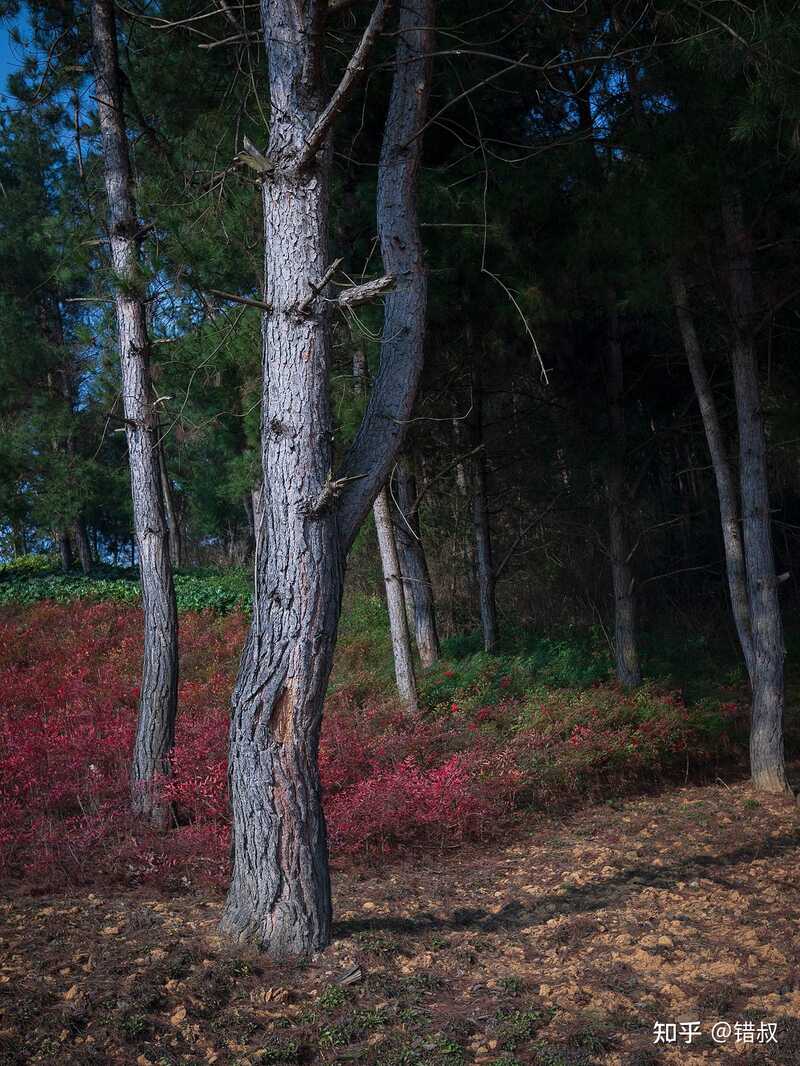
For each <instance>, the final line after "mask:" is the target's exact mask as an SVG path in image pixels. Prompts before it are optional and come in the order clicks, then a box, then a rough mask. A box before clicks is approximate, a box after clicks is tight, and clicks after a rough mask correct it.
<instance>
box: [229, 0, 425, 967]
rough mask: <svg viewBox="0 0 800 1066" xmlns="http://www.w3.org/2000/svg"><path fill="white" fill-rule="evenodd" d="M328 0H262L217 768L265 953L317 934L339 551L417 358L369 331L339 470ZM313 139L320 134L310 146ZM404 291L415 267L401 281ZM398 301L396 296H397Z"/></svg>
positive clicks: (376, 24) (237, 878)
mask: <svg viewBox="0 0 800 1066" xmlns="http://www.w3.org/2000/svg"><path fill="white" fill-rule="evenodd" d="M325 8H326V5H324V4H320V3H318V2H317V0H264V5H263V11H262V15H263V22H264V27H265V39H266V47H267V56H268V64H269V81H270V103H271V107H270V139H269V147H268V149H267V155H268V159H269V161H270V167H271V173H270V175H269V177H268V178H266V180H265V181H264V186H263V204H264V226H265V246H266V261H265V266H266V270H265V276H266V278H267V291H266V301H265V302H266V303H268V304H269V306H270V308H271V310H270V311H268V312H266V313H265V315H264V320H263V337H264V382H263V397H262V427H261V429H262V432H261V441H262V460H263V469H264V489H263V497H264V504H263V508H264V522H263V527H264V528H263V533H259V535H258V536H257V548H256V568H255V569H256V587H255V600H254V610H253V622H252V625H251V629H250V633H249V636H248V639H247V645H246V647H245V651H244V655H243V657H242V662H241V666H240V670H239V677H238V679H237V683H236V690H235V692H234V697H233V714H232V717H231V730H230V761H229V775H228V781H229V788H230V795H231V806H232V816H233V875H232V880H231V886H230V889H229V892H228V897H227V900H226V903H225V909H224V912H223V918H222V929H223V931H224V932H225V933H227V934H228V935H229V936H231V937H232V938H233V939H235V940H237V941H248V942H253V943H256V944H258V945H261V946H262V947H265V948H266V949H268V950H269V952H270V953H271V954H272V955H273V956H276V957H281V956H308V955H310V954H311V953H313V952H315V951H319V950H321V949H322V948H324V947H325V946H326V945H327V943H328V941H329V939H330V928H331V894H330V874H329V867H328V847H327V837H326V829H325V818H324V815H323V811H322V805H321V796H320V782H319V770H318V765H317V751H318V746H319V734H320V727H321V723H322V710H323V700H324V696H325V688H326V685H327V681H328V676H329V673H330V669H331V665H332V660H333V650H334V645H335V640H336V630H337V625H338V618H339V610H340V605H341V594H342V585H343V573H344V569H343V568H344V559H345V556H346V552H347V550H348V549H349V547H350V545H351V544H352V542H353V539H354V537H355V535H356V532H357V530H358V527H359V525H360V523H361V522H362V521H363V519H364V517H365V516H366V514H367V513H368V511H369V508H370V507H371V505H372V503H373V500H374V497H375V495H376V494H377V492H378V490H379V488H380V486H381V485H382V484H383V483H384V482H385V480H386V478H387V477H388V473H389V470H390V469H391V466H392V463H393V461H394V457H395V455H396V454H397V451H398V450H399V447H400V445H401V444H402V434H403V428H402V427H403V420H404V419H407V418H408V415H409V413H410V409H411V406H412V405H413V400H414V393H415V390H416V384H417V381H418V378H419V372H420V370H421V365H417V364H416V363H414V362H411V363H409V361H408V357H407V356H408V353H407V342H406V348H403V347H398V348H397V349H393V352H394V353H396V354H397V359H395V360H392V361H391V362H390V361H389V360H388V359H387V362H386V365H385V366H384V351H383V346H382V357H381V366H382V370H381V373H379V375H378V378H377V379H376V384H375V387H374V389H373V393H372V396H371V397H370V405H368V408H367V412H366V413H365V416H364V422H363V423H362V427H361V430H360V431H359V434H358V435H357V438H356V441H355V442H354V446H353V448H352V449H351V452H350V455H349V461H351V462H353V463H354V464H355V466H356V469H355V470H353V471H349V472H348V473H347V475H346V476H347V477H349V478H350V480H343V479H341V478H335V479H334V478H333V477H332V475H331V468H330V462H331V429H332V420H331V412H330V406H329V381H328V372H329V364H330V328H329V307H330V304H329V303H328V302H326V300H325V299H324V298H323V296H324V293H323V292H322V288H321V287H320V286H319V282H320V281H321V279H322V278H323V277H324V276H325V272H326V270H327V268H328V266H329V257H328V241H327V223H328V193H329V187H330V164H331V143H330V136H329V133H330V128H331V125H330V123H331V121H332V116H334V115H335V114H336V113H338V111H339V110H341V108H342V106H344V100H343V97H344V96H345V95H346V92H345V91H339V90H337V93H336V94H335V95H334V98H333V100H334V103H333V104H331V105H329V106H328V107H327V108H323V101H322V99H321V95H320V91H319V66H320V59H321V57H320V55H319V49H320V47H321V36H322V29H323V26H322V18H323V15H324V12H325ZM384 9H385V4H383V3H381V2H379V3H378V5H377V7H376V9H375V12H374V14H373V17H372V19H371V20H370V23H369V26H368V29H367V31H365V34H364V37H363V38H362V44H361V45H360V46H359V49H358V50H357V54H356V56H355V57H354V62H353V63H351V66H350V68H348V70H351V69H352V70H360V69H363V66H364V56H365V51H366V50H368V46H369V40H370V35H372V39H374V36H376V35H377V32H378V31H379V29H380V26H381V23H382V17H383V11H384ZM430 15H431V9H430V3H427V2H424V0H409V2H408V4H407V5H406V6H404V7H403V9H402V11H401V33H400V35H399V37H398V46H397V47H398V62H397V70H396V74H395V79H394V85H393V90H392V103H391V105H390V111H389V118H388V119H387V138H389V139H390V142H391V146H392V149H393V153H397V155H398V157H399V145H401V144H402V145H405V142H406V141H407V140H408V137H409V136H411V135H412V134H413V133H415V132H416V131H417V127H418V124H419V121H420V118H419V116H420V112H421V113H422V114H424V108H425V104H426V101H427V78H426V77H425V71H426V69H427V61H426V60H422V61H416V62H415V61H413V56H412V57H411V58H410V57H409V55H408V51H409V46H408V45H407V44H406V38H405V36H404V32H403V31H404V29H405V31H406V32H407V33H408V36H409V37H410V38H411V46H412V47H414V48H416V49H420V47H421V45H423V44H425V45H426V44H427V40H428V38H427V35H426V34H424V33H422V32H413V28H414V27H417V26H419V25H420V24H422V25H430ZM409 19H410V22H409V21H408V20H409ZM409 27H411V28H412V30H411V31H409ZM417 38H421V39H422V40H421V41H419V42H418V41H417ZM420 67H422V77H421V76H420ZM348 76H349V75H348V74H346V75H345V77H344V78H343V80H342V83H341V84H340V90H343V87H346V83H347V79H348ZM398 108H399V109H400V113H401V116H402V115H403V114H407V115H408V116H409V118H410V119H411V120H412V121H413V125H412V126H411V130H410V131H409V128H408V125H407V124H405V123H403V122H402V121H399V120H398V118H397V111H398ZM326 116H327V117H326ZM385 143H386V142H385ZM309 144H311V145H312V146H313V147H314V149H315V154H314V155H313V157H312V158H311V159H309V157H308V151H309V149H308V146H309ZM418 150H419V146H418V143H416V144H415V145H414V146H413V147H411V148H408V147H406V148H405V150H404V152H403V158H404V163H403V167H405V168H408V167H409V166H411V167H412V172H413V173H416V163H417V158H418ZM382 161H383V153H382ZM383 165H384V164H383V162H382V166H383ZM401 169H402V167H401ZM381 180H382V179H381V173H380V169H379V184H380V182H381ZM411 187H412V190H413V182H412V186H411ZM382 247H383V239H382ZM384 256H385V251H384ZM386 266H387V267H388V268H389V269H391V266H390V265H389V264H386ZM416 291H417V290H416V288H415V285H414V279H413V278H411V277H410V278H409V279H408V286H407V292H411V293H414V292H416ZM423 293H424V280H423ZM405 299H406V298H405V297H404V299H401V300H399V302H398V306H399V307H401V308H403V309H406V304H405ZM390 300H391V298H390ZM389 302H390V301H387V323H386V326H385V334H384V336H385V337H388V336H390V335H391V336H393V337H394V342H393V343H397V344H399V340H400V338H399V336H397V335H396V333H391V332H390V326H393V327H395V326H396V325H397V323H396V322H395V323H390V322H389V317H390V316H389V314H388V304H389ZM423 310H424V300H423ZM414 355H416V350H415V352H414ZM373 405H374V406H373ZM371 407H372V408H373V409H372V412H371V410H370V408H371ZM376 410H377V411H378V412H379V415H378V414H375V411H376ZM346 461H347V460H346ZM346 469H347V468H346V467H345V470H346Z"/></svg>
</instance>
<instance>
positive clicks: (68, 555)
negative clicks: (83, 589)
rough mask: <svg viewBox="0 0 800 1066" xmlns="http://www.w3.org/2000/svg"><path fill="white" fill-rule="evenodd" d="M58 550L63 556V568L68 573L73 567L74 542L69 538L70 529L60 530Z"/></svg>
mask: <svg viewBox="0 0 800 1066" xmlns="http://www.w3.org/2000/svg"><path fill="white" fill-rule="evenodd" d="M58 551H59V554H60V556H61V569H62V570H63V571H64V573H65V574H66V573H68V572H69V571H70V570H71V569H72V544H71V543H70V539H69V530H66V529H60V530H59V531H58Z"/></svg>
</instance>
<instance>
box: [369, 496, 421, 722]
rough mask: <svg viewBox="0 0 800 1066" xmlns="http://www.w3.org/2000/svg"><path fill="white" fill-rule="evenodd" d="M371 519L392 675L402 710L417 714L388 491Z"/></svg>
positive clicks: (376, 499)
mask: <svg viewBox="0 0 800 1066" xmlns="http://www.w3.org/2000/svg"><path fill="white" fill-rule="evenodd" d="M372 514H373V517H374V518H375V530H376V532H377V534H378V547H379V548H380V553H381V564H382V566H383V580H384V583H385V585H386V605H387V607H388V609H389V629H390V631H391V634H392V654H393V656H394V673H395V677H396V678H397V688H398V691H399V692H400V698H401V699H402V701H403V703H404V704H405V705H406V709H407V710H408V711H409V712H410V713H412V714H415V713H416V711H417V681H416V678H415V677H414V660H413V656H412V654H411V637H410V636H409V632H408V617H407V615H406V600H405V592H404V589H403V579H402V575H401V572H400V560H399V559H398V555H397V545H396V543H395V539H394V526H393V524H392V507H391V504H390V502H389V492H388V489H386V488H382V489H381V491H380V492H379V493H378V495H377V496H376V497H375V503H374V504H373V505H372Z"/></svg>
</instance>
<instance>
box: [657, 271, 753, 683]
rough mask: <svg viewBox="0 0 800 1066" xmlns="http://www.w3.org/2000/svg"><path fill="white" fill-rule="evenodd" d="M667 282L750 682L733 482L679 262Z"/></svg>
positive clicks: (746, 607)
mask: <svg viewBox="0 0 800 1066" xmlns="http://www.w3.org/2000/svg"><path fill="white" fill-rule="evenodd" d="M670 283H671V285H672V296H673V300H674V303H675V314H676V316H677V319H678V325H679V327H680V331H681V338H682V340H683V348H684V351H685V352H686V360H687V362H688V364H689V371H690V373H691V375H692V382H693V383H694V391H695V394H696V395H697V402H698V404H699V406H700V414H701V416H702V419H703V428H704V429H705V434H706V441H707V442H708V450H709V452H710V454H711V465H712V468H713V470H714V479H715V481H716V483H717V496H718V498H719V513H720V520H721V523H722V541H723V545H724V549H725V567H726V571H727V575H728V591H729V593H730V598H731V608H732V611H733V620H734V622H735V624H736V632H737V634H738V636H739V644H740V645H741V649H742V654H743V655H744V660H745V664H746V666H747V673H748V676H749V677H750V682H751V684H752V681H753V668H754V661H753V634H752V630H751V627H750V605H749V602H748V594H747V575H746V572H745V565H744V548H743V545H742V533H741V528H740V526H739V507H738V497H737V491H736V482H735V480H734V476H733V470H732V469H731V464H730V460H729V458H728V450H727V448H726V446H725V438H724V436H723V432H722V426H721V425H720V421H719V414H718V413H717V405H716V402H715V400H714V393H713V391H712V389H711V383H710V381H709V380H708V374H707V372H706V367H705V361H704V359H703V351H702V349H701V347H700V341H699V339H698V337H697V330H696V329H695V325H694V317H693V315H692V312H691V310H690V308H689V299H688V294H687V291H686V281H685V279H684V276H683V272H682V270H681V267H680V264H679V263H678V262H677V260H673V262H672V263H671V265H670Z"/></svg>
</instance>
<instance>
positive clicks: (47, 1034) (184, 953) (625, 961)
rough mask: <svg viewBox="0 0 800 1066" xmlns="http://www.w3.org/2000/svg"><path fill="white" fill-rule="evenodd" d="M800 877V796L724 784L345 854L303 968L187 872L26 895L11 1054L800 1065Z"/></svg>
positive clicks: (2, 946)
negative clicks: (329, 924) (163, 888)
mask: <svg viewBox="0 0 800 1066" xmlns="http://www.w3.org/2000/svg"><path fill="white" fill-rule="evenodd" d="M798 870H800V809H799V808H798V807H797V806H795V805H794V804H792V803H791V802H790V801H789V800H787V799H783V798H772V797H767V798H764V797H761V796H756V795H755V794H754V793H753V792H752V791H751V789H750V788H749V786H748V785H746V784H741V783H739V784H733V785H727V784H723V783H722V782H719V783H718V784H715V785H711V786H707V787H686V788H682V789H672V790H670V791H668V792H662V793H660V794H658V795H655V796H648V797H644V798H637V799H633V800H626V801H624V802H623V801H620V802H613V803H610V804H604V805H602V806H600V807H595V808H591V809H587V810H583V811H577V812H575V811H573V812H571V813H570V814H569V815H568V816H558V817H556V816H552V817H550V816H537V817H536V818H535V819H532V821H531V822H530V823H529V826H528V829H527V830H526V831H525V832H523V833H518V834H517V835H516V836H515V837H514V838H513V840H510V841H508V842H507V843H506V844H505V845H504V846H499V847H498V846H497V845H493V846H491V847H486V848H477V847H475V848H461V849H458V850H453V851H446V850H445V851H441V852H437V853H435V854H432V853H430V852H427V853H425V854H420V855H406V856H404V857H402V858H399V859H398V858H394V859H385V860H384V859H382V860H381V861H380V862H378V863H375V864H373V865H370V866H365V865H362V866H359V867H357V868H349V869H343V870H337V871H336V874H335V905H336V917H337V923H336V939H335V942H334V944H333V945H332V946H331V948H330V949H329V950H328V951H326V952H325V953H324V955H322V956H321V957H319V958H318V959H316V960H314V961H313V962H312V963H311V964H309V965H307V966H303V967H297V966H276V965H274V964H272V963H270V961H269V960H267V959H265V958H264V957H263V956H259V955H258V954H257V953H255V952H252V951H248V950H242V949H231V948H230V947H229V946H227V945H226V944H225V943H224V942H223V941H222V940H221V939H220V938H219V937H218V935H217V931H216V929H217V921H218V918H219V912H220V909H221V906H222V898H221V897H220V896H215V897H209V896H208V895H201V894H200V893H199V892H198V891H196V890H194V889H192V888H191V887H188V888H187V891H186V893H185V894H183V895H181V896H178V897H166V896H159V895H158V894H156V893H154V892H152V891H150V892H148V891H147V890H141V889H139V890H136V891H133V890H115V891H109V892H101V890H100V889H96V890H95V891H94V892H93V893H92V894H86V893H82V894H74V895H59V896H50V897H39V898H31V897H30V896H29V895H25V894H24V893H23V892H22V891H21V890H20V889H19V888H18V887H17V888H13V887H12V888H11V889H9V891H8V893H7V895H6V896H5V899H4V901H3V902H2V903H0V1064H2V1066H10V1064H16V1063H26V1064H27V1063H40V1062H47V1063H50V1062H52V1063H59V1064H64V1066H66V1064H73V1063H74V1064H80V1066H83V1064H87V1063H125V1064H131V1066H147V1064H152V1066H156V1064H158V1066H177V1064H179V1063H180V1064H183V1063H194V1064H203V1063H217V1064H220V1066H222V1064H231V1066H248V1064H253V1066H255V1064H259V1063H262V1064H263V1063H271V1064H281V1063H283V1064H291V1063H302V1064H311V1063H320V1064H321V1063H335V1062H356V1063H364V1064H373V1066H423V1064H424V1066H458V1064H460V1063H476V1064H477V1063H483V1064H487V1066H488V1064H496V1066H516V1064H529V1063H530V1064H539V1066H583V1064H591V1063H599V1064H604V1066H605V1064H607V1066H612V1064H613V1066H649V1064H653V1063H662V1062H663V1063H681V1064H684V1066H691V1064H693V1063H705V1062H707V1061H713V1062H742V1061H749V1062H757V1063H762V1062H770V1063H780V1064H786V1066H791V1064H795V1063H796V1064H800V939H798V935H797V933H798V919H799V918H800V894H799V893H798ZM354 970H355V973H353V971H354ZM347 974H350V975H351V976H352V977H354V981H353V983H351V984H346V985H341V984H339V983H337V981H340V980H341V979H342V978H343V977H345V976H346V975H347ZM692 1021H696V1022H699V1023H700V1033H699V1035H697V1036H695V1037H694V1038H693V1039H692V1041H691V1044H687V1043H686V1036H685V1033H686V1029H687V1023H689V1022H692ZM657 1022H661V1023H664V1024H669V1023H672V1024H674V1025H675V1026H676V1028H677V1030H678V1037H677V1042H675V1043H671V1044H669V1045H667V1046H664V1045H663V1044H658V1045H657V1044H655V1043H654V1025H655V1024H656V1023H657ZM717 1022H728V1023H730V1025H731V1026H735V1025H736V1023H739V1024H740V1025H743V1026H744V1027H745V1028H743V1029H740V1030H739V1035H740V1036H741V1037H743V1038H744V1037H746V1035H747V1032H748V1029H747V1026H748V1025H749V1024H752V1026H753V1029H752V1030H750V1032H751V1034H753V1037H752V1043H750V1042H749V1041H746V1040H745V1039H740V1040H739V1041H738V1042H737V1041H736V1039H735V1037H736V1033H737V1031H736V1030H732V1032H731V1035H730V1038H729V1039H727V1040H725V1041H724V1042H722V1043H715V1041H714V1040H713V1039H712V1026H713V1025H714V1024H715V1023H717ZM767 1023H769V1024H772V1025H776V1026H777V1028H776V1030H775V1037H776V1039H777V1043H775V1042H772V1041H770V1042H767V1039H768V1034H769V1029H768V1028H767V1027H766V1026H767ZM717 1035H718V1036H719V1035H720V1033H719V1031H717Z"/></svg>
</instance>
